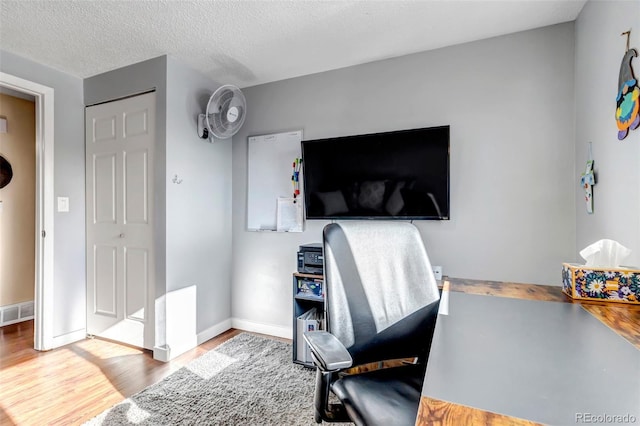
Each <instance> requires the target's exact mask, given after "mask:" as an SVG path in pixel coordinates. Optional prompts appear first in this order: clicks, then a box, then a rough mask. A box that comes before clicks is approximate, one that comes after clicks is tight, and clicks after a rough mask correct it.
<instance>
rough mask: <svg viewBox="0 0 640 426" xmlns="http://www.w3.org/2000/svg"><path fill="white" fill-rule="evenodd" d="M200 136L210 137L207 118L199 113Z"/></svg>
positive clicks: (203, 137) (202, 137)
mask: <svg viewBox="0 0 640 426" xmlns="http://www.w3.org/2000/svg"><path fill="white" fill-rule="evenodd" d="M198 137H199V138H201V139H209V129H208V128H207V118H206V116H205V115H204V114H198Z"/></svg>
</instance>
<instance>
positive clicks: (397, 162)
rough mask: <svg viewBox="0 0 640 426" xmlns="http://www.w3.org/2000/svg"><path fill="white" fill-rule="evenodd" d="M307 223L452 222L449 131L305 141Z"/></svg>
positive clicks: (421, 130)
mask: <svg viewBox="0 0 640 426" xmlns="http://www.w3.org/2000/svg"><path fill="white" fill-rule="evenodd" d="M302 166H303V173H304V175H303V182H304V201H305V215H306V218H307V219H432V220H444V219H449V126H441V127H430V128H423V129H412V130H401V131H394V132H386V133H375V134H366V135H358V136H345V137H337V138H330V139H317V140H305V141H302Z"/></svg>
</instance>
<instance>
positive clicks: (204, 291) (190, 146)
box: [85, 56, 232, 357]
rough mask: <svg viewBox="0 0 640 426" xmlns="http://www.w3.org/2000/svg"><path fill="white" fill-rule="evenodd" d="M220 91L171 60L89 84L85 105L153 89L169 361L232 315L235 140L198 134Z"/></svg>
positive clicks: (159, 309) (162, 308)
mask: <svg viewBox="0 0 640 426" xmlns="http://www.w3.org/2000/svg"><path fill="white" fill-rule="evenodd" d="M218 86H220V84H218V83H216V82H214V81H212V80H211V79H209V78H207V77H205V76H203V75H202V74H200V73H198V72H196V71H193V70H192V69H190V68H189V67H187V66H185V65H183V64H181V63H180V62H178V61H177V60H175V59H174V58H171V57H167V56H162V57H158V58H155V59H151V60H148V61H144V62H140V63H138V64H134V65H130V66H128V67H124V68H120V69H117V70H114V71H110V72H108V73H104V74H100V75H97V76H94V77H91V78H88V79H86V80H85V101H86V103H87V105H90V104H94V103H97V102H103V101H105V100H110V99H115V98H119V97H123V96H127V95H131V94H135V93H140V92H143V91H146V90H149V89H154V88H155V90H156V99H157V106H156V111H157V117H156V123H157V124H156V127H157V128H156V135H157V145H156V152H155V156H156V163H155V167H156V169H155V175H156V176H155V183H154V184H155V191H154V199H155V202H154V205H155V209H156V210H155V215H156V216H155V217H156V226H155V239H156V243H155V248H156V295H155V296H156V315H155V316H156V346H157V347H163V346H165V345H166V346H168V347H169V348H171V352H170V356H171V357H174V356H176V355H178V354H179V353H180V352H182V351H184V350H186V349H189V348H191V347H193V346H195V344H196V341H197V340H198V336H197V335H198V334H199V333H204V334H206V332H207V330H208V329H210V328H212V327H214V328H215V326H220V327H222V328H224V324H223V325H220V323H223V322H224V321H227V320H228V319H229V317H230V314H231V288H230V285H231V254H232V253H231V241H232V240H231V155H232V154H231V140H228V141H218V142H216V143H214V144H210V143H208V142H207V141H205V140H202V139H200V138H199V137H198V136H197V132H196V123H197V121H196V120H197V116H198V114H199V113H202V112H203V111H204V109H205V108H206V104H207V101H208V99H209V96H210V95H211V93H212V92H213V90H214V89H216V88H217V87H218ZM174 176H176V177H177V178H178V179H180V180H181V181H182V182H181V183H179V184H178V183H174V182H173V178H174ZM227 328H228V327H227ZM221 331H224V330H221Z"/></svg>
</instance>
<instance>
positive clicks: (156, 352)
mask: <svg viewBox="0 0 640 426" xmlns="http://www.w3.org/2000/svg"><path fill="white" fill-rule="evenodd" d="M230 328H231V319H226V320H224V321H222V322H219V323H218V324H215V325H213V326H211V327H209V328H207V329H206V330H204V331H202V332H200V333H198V334H197V335H196V336H194V337H195V339H193V340H192V339H191V338H187V339H183V340H182V342H180V343H179V344H173V345H164V346H154V347H153V359H156V360H158V361H162V362H169V361H171V360H172V359H174V358H176V357H178V356H180V355H182V354H183V353H185V352H187V351H189V350H191V349H193V348H195V347H196V346H198V345H201V344H203V343H204V342H206V341H207V340H209V339H213V338H214V337H216V336H217V335H219V334H222V333H224V332H225V331H227V330H229V329H230Z"/></svg>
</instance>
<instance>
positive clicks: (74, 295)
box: [0, 51, 85, 337]
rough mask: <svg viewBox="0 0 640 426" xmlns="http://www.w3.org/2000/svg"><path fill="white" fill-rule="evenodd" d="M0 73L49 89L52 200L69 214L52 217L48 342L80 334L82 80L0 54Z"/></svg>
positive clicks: (82, 299)
mask: <svg viewBox="0 0 640 426" xmlns="http://www.w3.org/2000/svg"><path fill="white" fill-rule="evenodd" d="M0 70H1V71H2V72H5V73H7V74H11V75H14V76H16V77H20V78H23V79H25V80H29V81H33V82H35V83H39V84H42V85H45V86H48V87H51V88H53V89H54V156H55V157H54V192H55V194H54V196H55V197H59V196H62V197H69V204H70V211H69V212H68V213H58V212H57V211H56V212H55V216H54V227H55V232H54V238H55V240H54V251H55V254H54V270H53V273H54V288H53V297H54V306H53V309H54V316H53V334H54V337H58V336H62V335H64V334H68V333H71V332H74V331H80V330H83V329H84V328H85V251H84V245H85V242H84V241H85V227H84V205H85V201H84V195H85V194H84V179H83V178H82V177H84V104H83V100H82V80H81V79H79V78H75V77H72V76H70V75H68V74H64V73H62V72H60V71H57V70H55V69H52V68H49V67H46V66H44V65H41V64H38V63H36V62H33V61H30V60H28V59H25V58H22V57H20V56H16V55H14V54H11V53H8V52H4V51H0Z"/></svg>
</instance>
